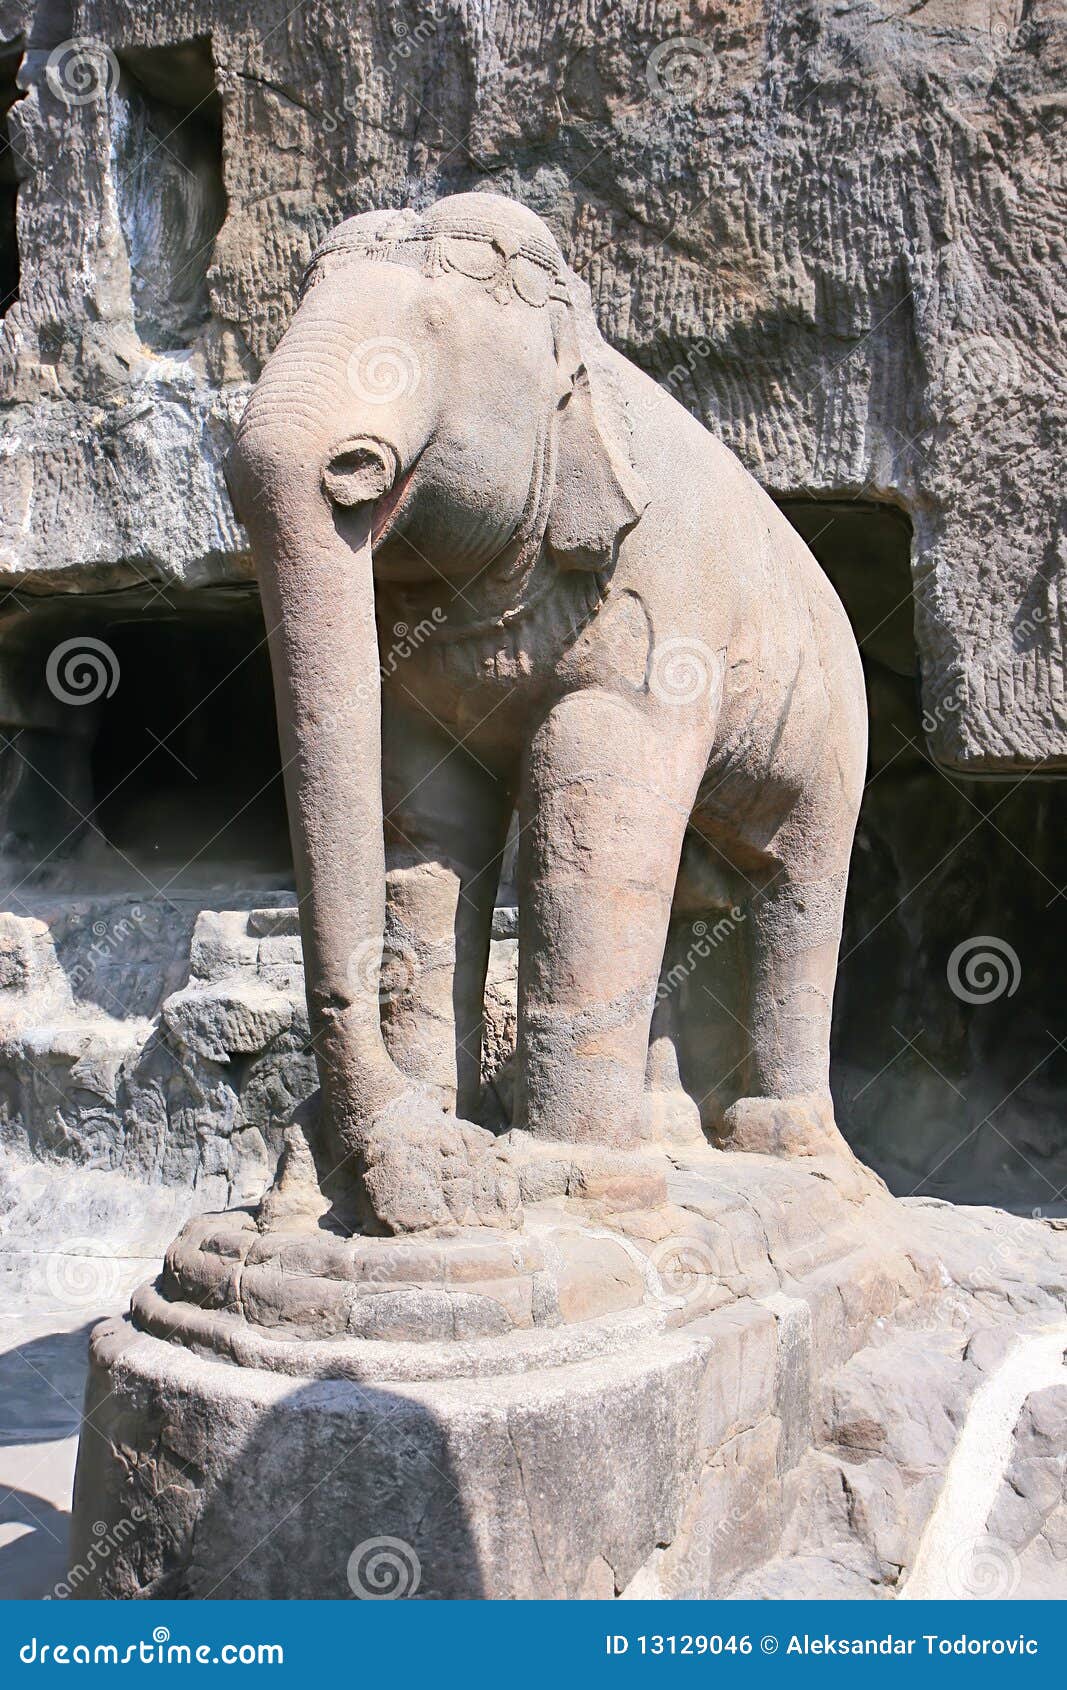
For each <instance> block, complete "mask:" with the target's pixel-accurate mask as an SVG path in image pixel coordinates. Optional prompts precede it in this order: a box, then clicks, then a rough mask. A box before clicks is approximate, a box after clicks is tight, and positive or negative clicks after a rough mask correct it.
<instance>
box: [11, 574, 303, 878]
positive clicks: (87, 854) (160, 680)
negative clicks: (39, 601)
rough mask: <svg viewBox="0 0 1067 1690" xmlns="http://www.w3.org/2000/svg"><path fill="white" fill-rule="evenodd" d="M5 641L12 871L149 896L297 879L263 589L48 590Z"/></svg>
mask: <svg viewBox="0 0 1067 1690" xmlns="http://www.w3.org/2000/svg"><path fill="white" fill-rule="evenodd" d="M3 649H4V654H5V659H6V663H7V673H8V676H9V677H11V678H12V683H11V686H10V696H9V697H8V698H7V699H6V700H5V704H6V714H7V716H8V721H7V722H6V723H5V724H4V738H5V741H6V742H7V744H6V749H5V750H4V751H3V752H2V754H0V799H2V800H3V807H4V812H5V819H6V826H5V835H4V839H3V853H4V855H5V856H6V857H7V859H8V865H9V866H8V875H9V876H10V875H11V873H12V871H14V872H15V875H16V878H17V879H18V880H19V881H20V882H23V883H24V884H25V885H26V887H27V888H29V889H33V890H41V891H52V890H57V889H62V890H64V891H67V890H69V891H76V892H79V893H80V892H91V891H94V890H96V889H98V888H99V889H105V888H112V887H119V886H121V887H123V888H125V889H127V890H132V891H137V892H140V893H142V894H148V895H151V894H152V893H153V892H159V891H162V892H166V891H168V890H176V889H186V888H193V887H195V888H221V889H225V888H226V887H238V888H240V887H252V886H260V885H269V886H279V887H287V886H289V885H290V884H291V880H292V857H291V852H290V848H289V833H288V825H287V819H286V810H285V796H284V791H283V784H282V778H281V762H280V755H279V750H278V738H277V729H276V725H275V711H274V696H273V691H272V687H271V676H270V661H269V657H268V653H267V646H266V639H265V633H264V628H263V619H262V615H261V613H260V610H259V604H258V599H257V598H256V596H255V594H254V593H251V592H248V591H240V590H219V589H215V590H207V591H201V592H186V593H182V594H180V595H179V594H177V593H173V594H171V595H170V596H169V598H167V599H165V598H164V597H163V596H162V595H161V594H158V593H157V594H155V595H153V594H152V593H150V592H146V593H141V592H140V591H138V592H136V593H131V592H124V593H114V594H100V595H92V596H90V595H86V596H84V597H81V598H78V599H73V600H71V599H68V600H67V601H66V602H64V601H62V600H58V601H57V600H55V599H50V600H49V601H48V602H47V604H44V605H42V606H41V607H40V608H39V609H38V610H36V611H35V612H31V613H30V615H29V616H28V617H26V618H25V619H24V620H23V621H21V622H19V621H16V622H15V624H14V626H13V627H12V628H10V629H9V630H8V632H7V637H6V638H5V639H4V640H3Z"/></svg>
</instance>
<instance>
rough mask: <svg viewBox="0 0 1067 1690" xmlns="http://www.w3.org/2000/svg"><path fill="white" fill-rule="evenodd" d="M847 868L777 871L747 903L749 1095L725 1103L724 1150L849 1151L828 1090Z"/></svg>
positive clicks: (786, 1153)
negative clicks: (818, 872) (816, 875)
mask: <svg viewBox="0 0 1067 1690" xmlns="http://www.w3.org/2000/svg"><path fill="white" fill-rule="evenodd" d="M846 879H847V868H845V867H842V868H841V870H840V871H838V872H836V873H833V874H830V875H825V876H823V877H822V878H821V879H818V880H810V881H797V880H794V879H792V878H791V877H789V876H779V877H778V878H776V879H775V880H774V881H772V882H771V883H770V885H769V886H768V887H766V888H765V889H764V890H763V891H761V892H759V893H757V894H756V896H755V897H754V898H753V899H752V901H751V903H750V905H749V907H748V911H747V922H746V927H747V940H748V946H747V949H748V992H747V1017H746V1019H747V1022H748V1028H749V1036H750V1054H749V1063H748V1069H747V1074H746V1085H745V1095H744V1096H742V1097H739V1098H738V1099H737V1100H736V1101H735V1102H734V1103H733V1104H731V1106H730V1107H729V1108H728V1109H727V1111H726V1113H725V1116H724V1118H723V1123H722V1130H721V1133H720V1134H719V1135H718V1142H719V1143H720V1144H721V1145H722V1147H723V1148H724V1149H731V1150H755V1151H762V1152H765V1153H770V1154H775V1155H784V1156H811V1155H819V1154H821V1153H824V1152H827V1151H831V1152H838V1153H847V1151H846V1147H845V1143H844V1140H843V1139H842V1138H841V1135H840V1133H839V1132H838V1130H837V1127H836V1125H835V1122H834V1112H833V1103H832V1101H831V1097H830V1072H829V1069H830V1018H831V1014H832V1011H833V994H834V981H835V977H836V973H837V954H838V947H839V944H840V937H841V920H842V914H843V910H844V900H845V885H846Z"/></svg>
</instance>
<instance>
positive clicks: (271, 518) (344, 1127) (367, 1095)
mask: <svg viewBox="0 0 1067 1690" xmlns="http://www.w3.org/2000/svg"><path fill="white" fill-rule="evenodd" d="M286 338H287V339H288V337H286ZM284 344H285V343H284V342H283V346H284ZM280 350H281V349H280ZM277 356H278V355H277V354H276V357H277ZM272 363H273V360H272ZM286 385H287V383H286V382H285V381H284V380H283V382H282V391H283V392H284V389H285V387H286ZM290 392H291V389H290ZM312 420H313V419H310V418H304V417H300V416H296V417H294V415H293V408H292V404H291V401H290V402H289V403H288V409H287V410H285V411H283V410H282V409H280V407H279V405H278V403H277V402H276V400H275V399H274V398H273V397H272V384H271V382H270V371H269V370H268V372H267V377H266V378H265V380H264V381H263V382H261V383H260V386H259V388H257V391H256V394H255V396H254V398H253V400H252V403H251V404H250V406H249V409H248V411H247V412H246V415H245V418H244V420H243V421H242V426H241V430H240V432H239V435H238V441H237V444H236V446H235V448H234V451H233V453H232V454H231V458H230V460H229V463H228V465H227V470H228V477H229V479H230V481H231V485H232V487H233V490H234V493H235V498H236V503H237V506H238V510H239V512H240V514H241V517H242V520H243V521H244V523H245V526H246V528H247V530H248V533H249V537H250V539H251V543H252V552H253V556H254V559H255V563H256V569H257V573H258V576H259V582H260V588H261V594H262V601H263V611H264V616H265V619H266V625H267V635H268V640H269V645H270V655H271V667H272V670H273V675H274V690H275V699H276V703H277V712H278V727H279V738H280V742H281V750H282V759H283V768H284V776H285V791H286V800H287V804H288V809H289V825H290V830H291V833H292V839H293V853H294V860H295V869H296V883H297V891H298V894H299V899H300V926H301V933H302V936H303V947H304V964H305V979H306V989H307V1001H308V1011H309V1016H310V1021H311V1031H312V1039H313V1047H314V1050H315V1055H316V1060H317V1063H318V1068H319V1075H320V1079H321V1083H322V1093H323V1106H324V1121H323V1126H324V1128H325V1130H326V1134H327V1138H328V1142H329V1144H330V1148H331V1150H333V1151H334V1152H336V1153H337V1155H338V1160H339V1161H340V1160H343V1159H345V1158H347V1157H348V1156H350V1155H352V1154H357V1155H358V1152H359V1149H360V1146H361V1144H362V1143H363V1142H364V1137H365V1130H366V1127H367V1124H368V1123H369V1122H370V1120H371V1119H372V1117H373V1116H374V1115H375V1114H377V1113H378V1112H379V1111H380V1110H381V1109H382V1108H383V1107H384V1106H385V1105H386V1104H387V1103H388V1102H389V1101H390V1100H391V1099H392V1098H394V1097H396V1096H398V1095H399V1094H400V1093H401V1092H402V1091H403V1090H404V1089H405V1085H404V1081H403V1078H402V1076H401V1074H400V1072H399V1070H398V1069H397V1068H396V1066H395V1064H394V1063H393V1061H392V1059H391V1057H390V1056H389V1054H388V1052H387V1050H386V1047H385V1043H384V1040H383V1037H382V1032H381V1022H380V1016H379V989H380V967H381V952H382V937H383V929H384V921H385V850H384V838H383V821H382V790H381V682H380V664H379V655H378V643H377V632H376V627H375V615H374V583H373V578H372V567H371V524H372V514H373V504H372V503H371V502H369V501H368V502H366V503H355V501H351V503H352V504H354V508H350V509H349V510H347V511H346V512H345V513H344V532H343V533H342V532H341V531H340V529H339V526H338V523H337V521H336V520H335V518H336V515H337V512H336V509H335V506H334V504H333V503H332V502H331V498H330V496H329V495H328V487H329V475H328V474H326V475H325V476H324V466H323V458H324V455H325V454H324V452H323V440H324V439H326V438H328V436H327V435H326V434H325V433H324V432H323V431H322V429H321V427H320V428H319V429H316V430H314V431H313V430H312V428H311V426H310V424H311V422H312ZM322 421H325V419H322ZM346 502H347V501H346Z"/></svg>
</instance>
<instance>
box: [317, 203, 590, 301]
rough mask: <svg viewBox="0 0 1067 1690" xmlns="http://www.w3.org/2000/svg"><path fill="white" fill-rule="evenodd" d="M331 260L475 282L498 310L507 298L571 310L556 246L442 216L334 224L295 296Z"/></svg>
mask: <svg viewBox="0 0 1067 1690" xmlns="http://www.w3.org/2000/svg"><path fill="white" fill-rule="evenodd" d="M335 254H346V255H351V256H352V257H354V258H364V259H371V260H373V261H375V262H377V263H382V264H404V265H406V266H407V267H408V268H409V269H412V270H418V271H420V272H421V274H422V275H424V276H442V275H445V274H447V273H448V272H449V271H456V272H458V273H459V274H460V275H461V276H469V277H470V278H471V280H472V281H476V282H481V283H482V284H483V286H484V287H485V290H486V292H487V293H488V294H490V295H491V296H492V298H493V299H496V300H499V301H500V303H501V304H507V303H508V302H509V301H510V300H512V299H514V298H518V299H521V300H522V301H523V302H524V304H526V305H531V306H533V307H534V308H535V309H536V310H541V309H542V308H543V307H544V306H546V305H547V304H548V303H549V301H550V300H558V301H559V302H560V303H562V304H571V303H572V300H571V295H570V292H569V290H568V287H567V272H566V267H565V265H564V263H563V259H562V257H561V255H560V253H559V250H558V248H556V247H554V246H552V245H551V244H550V243H549V242H548V241H542V240H538V239H537V237H536V236H535V235H530V234H522V235H520V234H519V233H517V232H516V231H514V230H508V229H502V228H500V227H499V226H495V227H489V226H488V225H486V224H482V223H477V222H475V221H473V220H468V219H460V218H450V219H443V218H442V219H434V220H432V221H428V222H423V221H421V220H419V219H416V217H415V216H414V214H413V213H411V212H380V213H377V214H375V213H370V214H369V215H367V216H363V217H353V218H350V219H349V220H348V221H347V222H345V223H340V224H338V226H337V228H336V229H334V231H333V232H332V234H330V235H328V236H327V237H326V239H325V241H323V243H322V245H321V246H320V247H318V248H317V250H316V251H315V252H314V253H313V254H312V257H311V262H310V263H309V264H308V267H307V270H306V271H305V272H304V281H303V286H302V288H301V295H302V296H303V294H305V293H307V292H308V290H309V289H310V288H313V287H314V286H315V284H316V282H318V281H320V280H321V279H322V276H323V274H324V261H326V260H328V259H330V258H331V257H333V256H334V255H335Z"/></svg>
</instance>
